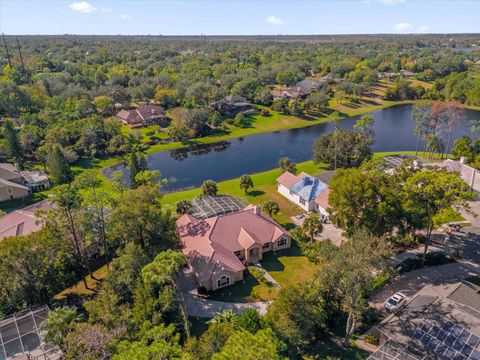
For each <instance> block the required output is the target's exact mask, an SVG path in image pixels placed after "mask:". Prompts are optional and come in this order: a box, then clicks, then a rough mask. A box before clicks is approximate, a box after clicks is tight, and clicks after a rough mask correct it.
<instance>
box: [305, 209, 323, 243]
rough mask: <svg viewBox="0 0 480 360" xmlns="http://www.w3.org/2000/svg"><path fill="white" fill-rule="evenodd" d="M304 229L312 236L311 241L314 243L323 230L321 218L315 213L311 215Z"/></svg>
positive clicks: (306, 220)
mask: <svg viewBox="0 0 480 360" xmlns="http://www.w3.org/2000/svg"><path fill="white" fill-rule="evenodd" d="M302 229H303V230H304V231H305V232H306V233H307V234H308V235H309V236H310V240H311V241H312V242H313V241H314V240H315V235H316V234H318V233H320V232H322V230H323V225H322V223H321V221H320V216H319V215H318V214H317V213H314V212H312V213H310V215H309V216H308V218H306V219H305V221H304V222H303V225H302Z"/></svg>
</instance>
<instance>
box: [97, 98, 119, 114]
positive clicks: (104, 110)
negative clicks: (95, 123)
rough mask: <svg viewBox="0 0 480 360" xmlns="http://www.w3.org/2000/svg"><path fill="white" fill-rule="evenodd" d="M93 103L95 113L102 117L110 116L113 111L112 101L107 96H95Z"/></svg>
mask: <svg viewBox="0 0 480 360" xmlns="http://www.w3.org/2000/svg"><path fill="white" fill-rule="evenodd" d="M94 102H95V107H96V108H97V111H98V112H99V113H100V114H101V115H103V116H110V115H112V114H113V113H114V111H115V106H114V103H113V99H112V98H111V97H109V96H104V95H100V96H96V97H95V99H94Z"/></svg>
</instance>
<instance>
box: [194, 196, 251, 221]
mask: <svg viewBox="0 0 480 360" xmlns="http://www.w3.org/2000/svg"><path fill="white" fill-rule="evenodd" d="M244 208H245V205H243V204H242V203H241V202H240V200H238V199H236V198H234V197H233V196H230V195H217V196H202V197H200V198H198V199H196V200H195V201H193V203H192V209H191V215H192V216H194V217H195V218H196V219H207V218H211V217H213V216H220V215H226V214H230V213H233V212H237V211H241V210H243V209H244Z"/></svg>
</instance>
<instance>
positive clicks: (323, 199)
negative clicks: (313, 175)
mask: <svg viewBox="0 0 480 360" xmlns="http://www.w3.org/2000/svg"><path fill="white" fill-rule="evenodd" d="M329 195H330V189H327V190H325V191H323V192H322V193H321V194H320V195H318V196H317V198H316V199H315V203H317V204H318V205H320V206H321V207H322V208H324V209H325V210H326V209H328V207H329V205H328V196H329Z"/></svg>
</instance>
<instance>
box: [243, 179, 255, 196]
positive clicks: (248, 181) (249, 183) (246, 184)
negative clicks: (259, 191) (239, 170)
mask: <svg viewBox="0 0 480 360" xmlns="http://www.w3.org/2000/svg"><path fill="white" fill-rule="evenodd" d="M250 188H253V180H252V178H251V177H250V175H243V176H242V177H241V178H240V189H243V190H244V191H245V195H246V194H247V192H248V189H250Z"/></svg>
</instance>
